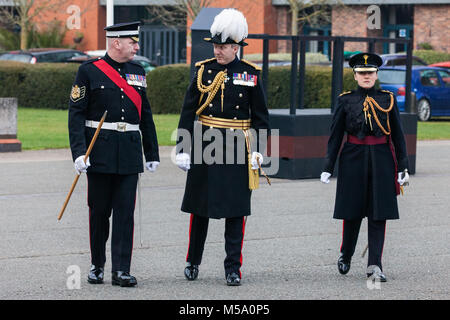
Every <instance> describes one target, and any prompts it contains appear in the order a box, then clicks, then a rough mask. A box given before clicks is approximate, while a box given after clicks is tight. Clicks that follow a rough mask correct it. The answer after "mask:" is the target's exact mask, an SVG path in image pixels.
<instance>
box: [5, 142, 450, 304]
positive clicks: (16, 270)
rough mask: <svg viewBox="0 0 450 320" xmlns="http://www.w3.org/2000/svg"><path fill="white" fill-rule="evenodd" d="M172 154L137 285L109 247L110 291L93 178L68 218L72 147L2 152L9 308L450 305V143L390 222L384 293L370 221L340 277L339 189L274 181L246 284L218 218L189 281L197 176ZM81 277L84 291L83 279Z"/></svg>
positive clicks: (148, 206) (424, 166)
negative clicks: (93, 220)
mask: <svg viewBox="0 0 450 320" xmlns="http://www.w3.org/2000/svg"><path fill="white" fill-rule="evenodd" d="M171 149H172V148H169V147H162V148H161V155H162V158H161V160H162V161H161V165H160V167H159V168H158V170H157V172H155V173H149V172H146V173H144V174H143V175H142V179H141V189H142V202H141V203H142V215H141V216H139V213H138V211H136V214H135V222H136V224H135V233H134V237H135V238H134V251H133V260H132V274H133V275H135V276H136V278H137V280H138V286H137V287H136V288H120V287H113V286H112V285H111V279H110V271H111V269H110V268H111V265H110V252H109V248H110V247H109V243H108V251H107V265H106V267H105V268H106V270H105V271H106V272H105V273H106V277H105V283H104V284H102V285H90V284H88V283H87V281H86V276H87V272H88V270H89V266H90V251H89V234H88V215H89V213H88V208H87V204H86V177H85V176H84V175H83V176H82V177H81V178H80V180H79V182H78V185H77V187H76V189H75V191H74V193H73V195H72V198H71V200H70V203H69V205H68V207H67V209H66V211H65V213H64V216H63V218H62V220H61V221H58V220H57V215H58V213H59V211H60V209H61V207H62V204H63V202H64V200H65V197H66V195H67V192H68V190H69V188H70V185H71V184H72V181H73V179H74V169H73V165H72V161H71V159H70V151H69V150H45V151H23V152H20V153H3V154H0V239H1V241H0V270H1V272H0V299H89V300H91V299H138V300H140V299H150V300H153V299H163V300H166V299H175V300H177V299H189V300H202V299H230V300H234V299H252V300H253V299H258V300H259V299H268V300H272V299H288V300H291V299H363V300H373V299H394V300H395V299H449V298H450V268H449V267H448V266H449V265H450V246H449V240H450V210H449V208H448V203H449V200H450V193H449V182H450V161H449V159H450V141H419V142H418V145H417V167H416V170H417V173H416V174H415V175H414V176H411V183H410V186H409V187H408V188H407V190H406V194H405V195H404V196H400V197H399V199H398V202H399V210H400V220H396V221H388V223H387V228H386V231H387V232H386V242H385V247H384V252H383V266H384V271H385V274H386V276H387V278H388V282H386V283H381V284H379V286H378V284H373V283H369V284H368V283H367V281H366V276H365V266H366V259H367V255H366V257H365V259H362V258H361V253H362V251H363V249H364V247H365V245H366V243H367V240H366V239H367V223H366V221H364V222H363V225H362V228H361V233H360V238H359V241H358V245H357V248H356V253H355V256H354V258H353V262H352V267H351V270H350V272H349V273H348V274H347V275H345V276H342V275H340V274H339V273H338V271H337V267H336V260H337V257H338V254H339V246H340V243H341V237H342V234H341V233H342V222H341V221H340V220H333V219H332V210H333V203H334V196H335V190H336V180H335V179H332V182H331V183H330V184H329V185H324V184H322V183H320V182H319V181H318V180H317V179H307V180H281V179H273V180H272V186H269V185H267V184H266V183H265V182H264V181H262V180H261V182H262V184H261V187H260V189H258V190H256V191H255V192H253V197H252V216H250V217H249V218H248V221H247V227H246V234H245V240H244V246H243V267H242V273H243V285H242V286H241V287H227V286H226V285H225V278H224V271H223V259H224V257H225V251H224V239H223V233H224V221H223V220H211V222H210V228H209V233H208V238H207V242H206V247H205V252H204V256H203V263H202V265H201V268H200V276H199V278H198V280H197V281H194V282H188V281H186V280H185V278H184V276H183V269H184V264H185V257H186V250H187V245H188V227H189V216H188V215H187V214H184V213H181V212H180V206H181V200H182V197H183V190H184V183H185V179H186V176H185V173H184V172H183V171H181V170H179V169H178V168H177V167H176V166H175V165H174V164H173V163H172V161H171V160H170V152H171ZM137 208H138V206H137ZM139 220H141V223H139ZM140 226H142V230H140ZM141 239H142V244H141ZM71 266H72V267H71ZM73 266H75V267H73ZM71 268H75V269H71ZM77 268H79V270H80V271H81V273H80V277H81V279H80V282H79V284H80V288H79V289H77V288H76V287H77V286H76V284H77V283H78V282H76V281H75V282H72V281H71V279H76V278H77V275H78V273H77V272H76V271H75V272H73V271H72V270H77ZM74 286H75V288H73V287H74ZM69 287H71V289H70V288H69Z"/></svg>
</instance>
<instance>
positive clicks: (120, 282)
mask: <svg viewBox="0 0 450 320" xmlns="http://www.w3.org/2000/svg"><path fill="white" fill-rule="evenodd" d="M111 282H112V285H113V286H121V287H134V286H135V285H137V281H136V278H135V277H133V276H132V275H130V273H129V272H124V271H113V272H112V281H111Z"/></svg>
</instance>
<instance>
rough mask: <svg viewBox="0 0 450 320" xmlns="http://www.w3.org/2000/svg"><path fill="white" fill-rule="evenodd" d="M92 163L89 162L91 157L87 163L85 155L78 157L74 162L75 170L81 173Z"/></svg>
mask: <svg viewBox="0 0 450 320" xmlns="http://www.w3.org/2000/svg"><path fill="white" fill-rule="evenodd" d="M90 165H91V163H90V162H89V157H88V158H87V159H86V163H85V162H84V155H82V156H79V157H78V158H76V159H75V162H74V166H75V171H76V172H77V173H78V174H81V173H82V172H86V170H87V168H88V167H89V166H90Z"/></svg>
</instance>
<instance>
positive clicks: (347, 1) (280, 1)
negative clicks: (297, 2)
mask: <svg viewBox="0 0 450 320" xmlns="http://www.w3.org/2000/svg"><path fill="white" fill-rule="evenodd" d="M305 1H308V0H305ZM329 2H330V4H331V5H333V4H337V3H340V4H344V5H367V6H369V5H372V4H375V5H382V4H450V0H374V1H372V0H370V1H369V0H330V1H329ZM272 5H274V6H288V5H289V1H288V0H272Z"/></svg>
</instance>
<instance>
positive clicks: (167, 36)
mask: <svg viewBox="0 0 450 320" xmlns="http://www.w3.org/2000/svg"><path fill="white" fill-rule="evenodd" d="M185 39H186V37H185V35H184V34H182V33H181V32H180V31H179V30H177V29H175V28H168V27H163V26H152V25H144V26H142V27H141V28H140V34H139V45H140V51H139V54H140V55H143V56H146V57H147V58H149V59H150V60H152V61H153V62H155V63H156V64H157V65H165V64H173V63H180V62H182V61H185V60H186V56H185V55H186V53H185V51H186V48H185V45H184V46H182V45H180V44H182V43H185V42H186V41H185Z"/></svg>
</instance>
